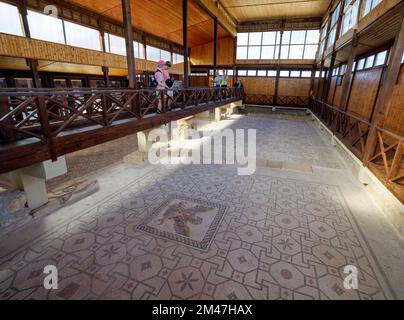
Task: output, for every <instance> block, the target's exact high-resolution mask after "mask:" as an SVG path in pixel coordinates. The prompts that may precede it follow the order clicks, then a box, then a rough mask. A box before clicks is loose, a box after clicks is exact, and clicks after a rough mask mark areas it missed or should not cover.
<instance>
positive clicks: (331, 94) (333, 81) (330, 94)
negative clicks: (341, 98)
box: [327, 77, 337, 105]
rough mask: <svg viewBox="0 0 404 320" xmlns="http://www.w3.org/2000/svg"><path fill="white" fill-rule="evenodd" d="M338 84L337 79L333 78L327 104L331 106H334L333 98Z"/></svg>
mask: <svg viewBox="0 0 404 320" xmlns="http://www.w3.org/2000/svg"><path fill="white" fill-rule="evenodd" d="M336 84H337V78H336V77H332V78H331V84H330V90H329V91H328V97H327V103H328V104H331V105H332V104H333V102H332V100H333V97H334V92H335V86H336Z"/></svg>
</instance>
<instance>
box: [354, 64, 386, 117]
mask: <svg viewBox="0 0 404 320" xmlns="http://www.w3.org/2000/svg"><path fill="white" fill-rule="evenodd" d="M381 74H382V69H381V68H377V69H371V70H365V71H359V72H356V74H355V77H354V80H353V83H352V90H351V96H350V99H349V104H348V109H347V110H348V112H351V113H353V114H356V115H358V116H359V117H361V118H363V119H365V120H370V117H371V114H372V109H373V107H374V104H375V99H376V97H377V92H378V88H379V82H380V77H381Z"/></svg>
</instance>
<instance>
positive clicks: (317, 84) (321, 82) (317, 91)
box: [313, 78, 324, 97]
mask: <svg viewBox="0 0 404 320" xmlns="http://www.w3.org/2000/svg"><path fill="white" fill-rule="evenodd" d="M319 82H320V85H319ZM323 86H324V78H315V79H314V85H313V91H314V93H313V94H314V96H317V94H318V96H319V97H321V93H322V92H323ZM317 87H318V90H317Z"/></svg>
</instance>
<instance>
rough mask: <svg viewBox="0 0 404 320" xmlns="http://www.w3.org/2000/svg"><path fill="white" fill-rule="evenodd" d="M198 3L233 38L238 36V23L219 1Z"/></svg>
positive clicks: (198, 0)
mask: <svg viewBox="0 0 404 320" xmlns="http://www.w3.org/2000/svg"><path fill="white" fill-rule="evenodd" d="M196 2H197V3H198V4H199V5H200V6H201V7H202V8H203V9H204V10H205V11H206V12H207V13H208V14H209V15H210V16H211V17H212V18H214V17H217V19H218V23H219V24H220V25H221V26H222V27H223V28H224V29H225V30H226V31H227V32H228V33H229V34H230V35H231V36H232V37H233V38H235V37H236V36H237V23H236V21H234V19H233V18H232V17H231V15H230V14H229V13H228V12H227V10H226V9H225V8H224V7H223V6H222V5H220V3H219V1H217V0H196Z"/></svg>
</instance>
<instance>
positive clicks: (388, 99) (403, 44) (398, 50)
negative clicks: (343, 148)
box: [363, 11, 404, 165]
mask: <svg viewBox="0 0 404 320" xmlns="http://www.w3.org/2000/svg"><path fill="white" fill-rule="evenodd" d="M403 52H404V11H403V12H402V13H401V27H400V30H399V32H398V34H397V35H396V37H395V40H394V45H393V48H392V49H391V51H390V58H389V62H388V65H387V70H386V77H385V81H384V83H383V86H382V88H381V89H380V91H379V95H380V96H379V98H378V99H377V103H376V106H375V110H374V111H375V112H374V115H373V118H372V119H371V124H372V125H371V128H370V132H369V137H368V140H367V141H366V148H365V152H364V158H363V162H364V164H365V165H368V164H369V159H370V157H371V155H372V154H373V152H374V149H375V147H376V144H377V129H376V127H379V128H383V127H384V123H385V121H386V118H387V115H388V113H389V110H390V107H391V103H392V100H393V93H394V88H395V86H396V84H397V79H398V76H399V73H400V68H401V59H402V58H403Z"/></svg>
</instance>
